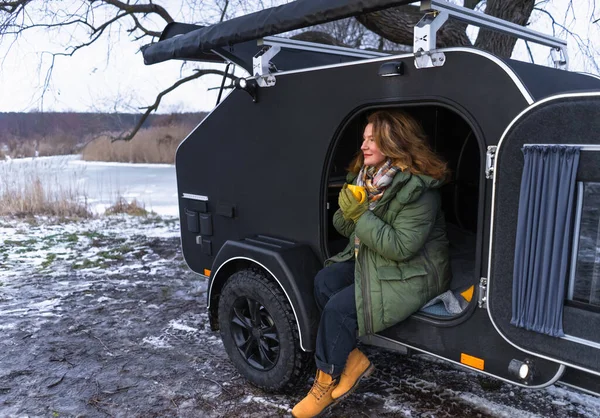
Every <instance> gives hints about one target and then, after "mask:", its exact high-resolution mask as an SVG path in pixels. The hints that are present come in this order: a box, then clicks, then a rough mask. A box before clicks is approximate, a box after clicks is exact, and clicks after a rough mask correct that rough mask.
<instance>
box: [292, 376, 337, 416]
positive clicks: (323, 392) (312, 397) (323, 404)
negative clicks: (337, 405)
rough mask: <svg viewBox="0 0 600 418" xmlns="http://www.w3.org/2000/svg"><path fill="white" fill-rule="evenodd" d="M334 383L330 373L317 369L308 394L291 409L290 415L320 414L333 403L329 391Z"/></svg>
mask: <svg viewBox="0 0 600 418" xmlns="http://www.w3.org/2000/svg"><path fill="white" fill-rule="evenodd" d="M336 384H337V380H335V379H333V378H332V377H331V375H328V374H327V373H325V372H323V371H321V370H317V376H316V377H315V383H313V387H312V388H311V389H310V392H308V395H306V397H305V398H304V399H302V400H301V401H300V402H298V404H297V405H296V406H295V407H294V409H292V415H293V416H294V417H296V418H312V417H318V416H320V415H321V414H322V413H324V412H325V411H326V410H327V408H328V407H330V406H332V405H333V404H334V401H333V398H332V397H331V392H332V391H333V389H335V386H336Z"/></svg>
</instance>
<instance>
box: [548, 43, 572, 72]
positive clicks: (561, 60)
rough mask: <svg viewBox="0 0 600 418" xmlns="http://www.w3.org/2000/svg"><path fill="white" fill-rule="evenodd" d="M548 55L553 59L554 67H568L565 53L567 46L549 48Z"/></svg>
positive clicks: (563, 68)
mask: <svg viewBox="0 0 600 418" xmlns="http://www.w3.org/2000/svg"><path fill="white" fill-rule="evenodd" d="M550 56H551V57H552V61H554V68H559V69H562V70H568V69H569V56H568V55H567V47H565V46H562V47H557V48H552V49H551V50H550Z"/></svg>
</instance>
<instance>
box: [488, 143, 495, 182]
mask: <svg viewBox="0 0 600 418" xmlns="http://www.w3.org/2000/svg"><path fill="white" fill-rule="evenodd" d="M497 149H498V147H497V146H496V145H490V146H489V147H487V151H486V153H485V178H486V179H488V180H491V179H493V178H494V162H495V161H496V150H497Z"/></svg>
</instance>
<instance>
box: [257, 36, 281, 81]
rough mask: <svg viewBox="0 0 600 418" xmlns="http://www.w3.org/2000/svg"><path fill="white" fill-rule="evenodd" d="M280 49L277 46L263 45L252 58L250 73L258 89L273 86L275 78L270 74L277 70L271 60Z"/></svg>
mask: <svg viewBox="0 0 600 418" xmlns="http://www.w3.org/2000/svg"><path fill="white" fill-rule="evenodd" d="M280 50H281V48H280V47H279V46H277V45H273V46H270V45H265V46H263V47H262V49H261V50H260V51H258V53H257V54H256V55H255V56H254V57H253V58H252V73H253V75H254V76H255V77H256V81H257V82H258V85H259V86H260V87H272V86H274V85H275V76H274V75H273V74H272V72H274V71H277V68H275V66H274V65H273V63H272V62H271V59H272V58H273V57H274V56H275V55H277V54H278V53H279V51H280Z"/></svg>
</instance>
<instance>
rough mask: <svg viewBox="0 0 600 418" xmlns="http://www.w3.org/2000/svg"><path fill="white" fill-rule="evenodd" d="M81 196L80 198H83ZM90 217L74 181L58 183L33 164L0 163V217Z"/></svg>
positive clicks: (55, 178)
mask: <svg viewBox="0 0 600 418" xmlns="http://www.w3.org/2000/svg"><path fill="white" fill-rule="evenodd" d="M82 196H83V198H82ZM33 215H47V216H59V217H82V218H86V217H91V216H92V214H91V212H90V211H89V209H88V205H87V202H86V199H85V194H84V193H83V192H82V191H81V190H79V189H78V188H77V186H76V184H75V182H71V183H69V184H64V183H60V182H59V181H58V178H57V177H55V176H48V175H47V174H44V173H43V171H42V170H41V169H40V168H39V167H38V166H36V165H35V164H34V165H31V166H25V165H23V164H13V163H10V162H4V163H1V164H0V216H33Z"/></svg>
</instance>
